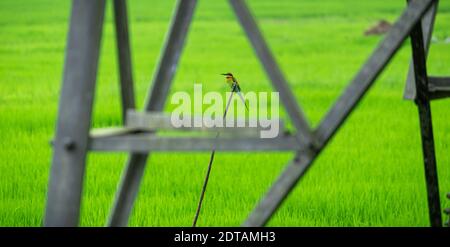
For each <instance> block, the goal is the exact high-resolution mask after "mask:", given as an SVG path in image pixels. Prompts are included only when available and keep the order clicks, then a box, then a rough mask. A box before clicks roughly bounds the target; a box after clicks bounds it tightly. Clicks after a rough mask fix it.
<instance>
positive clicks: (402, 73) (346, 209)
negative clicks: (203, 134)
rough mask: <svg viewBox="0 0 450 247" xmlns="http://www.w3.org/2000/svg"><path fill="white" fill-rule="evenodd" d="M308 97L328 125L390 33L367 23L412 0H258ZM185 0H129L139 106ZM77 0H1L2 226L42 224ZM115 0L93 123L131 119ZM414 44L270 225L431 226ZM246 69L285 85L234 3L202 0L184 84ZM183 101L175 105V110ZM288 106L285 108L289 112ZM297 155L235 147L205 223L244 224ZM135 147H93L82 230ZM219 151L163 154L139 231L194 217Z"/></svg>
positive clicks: (149, 183)
mask: <svg viewBox="0 0 450 247" xmlns="http://www.w3.org/2000/svg"><path fill="white" fill-rule="evenodd" d="M249 4H250V7H251V9H252V11H253V13H254V14H255V15H256V17H257V18H258V22H259V24H260V26H261V28H262V30H263V32H264V35H265V36H266V38H267V40H268V42H269V44H270V46H271V49H272V50H273V52H274V54H275V56H276V58H277V60H278V62H279V63H280V66H281V67H282V69H283V71H284V72H285V74H286V76H287V78H288V80H289V82H290V85H291V87H292V90H293V92H294V94H295V95H296V96H297V99H298V101H299V102H300V103H301V105H302V107H303V109H304V111H305V113H306V115H307V116H308V118H309V119H310V122H311V124H312V125H314V126H316V125H317V124H318V123H319V121H320V119H321V117H322V116H323V115H324V114H325V113H326V112H327V110H328V109H329V107H330V106H331V105H332V103H333V102H334V101H335V100H336V98H337V97H338V96H339V95H340V93H341V92H342V90H343V89H344V87H345V85H347V83H348V82H349V81H350V80H351V78H352V77H353V76H354V75H355V73H356V71H357V70H358V68H360V66H361V65H362V64H363V62H364V61H365V60H366V58H367V56H368V55H369V54H370V53H371V52H372V51H373V49H374V48H375V47H376V45H377V43H378V42H379V41H380V40H381V37H364V36H363V35H362V33H363V32H364V30H365V29H366V28H367V27H368V26H370V25H373V24H374V23H375V22H376V21H378V20H379V19H381V18H385V19H387V20H390V21H394V20H395V19H396V18H397V16H398V15H399V14H400V13H401V11H402V9H403V8H404V6H405V1H402V0H398V1H382V0H377V1H369V0H365V1H358V0H345V1H334V0H326V1H306V0H304V1H296V0H283V1H269V0H265V1H256V0H252V1H249ZM174 6H175V2H174V1H152V2H150V1H144V0H133V1H129V16H130V21H131V34H132V37H131V41H132V51H133V64H134V71H133V72H134V78H135V82H136V86H135V88H136V94H137V103H138V106H139V107H142V104H143V101H144V98H145V95H146V92H147V91H148V87H149V85H148V84H149V81H151V76H152V72H153V71H154V67H155V63H156V62H157V59H158V56H159V52H160V49H161V47H162V43H163V39H164V35H165V32H166V31H167V28H168V23H169V18H170V16H171V13H172V8H173V7H174ZM69 9H70V2H69V1H50V0H45V1H44V0H39V1H23V0H22V1H20V0H19V1H17V0H2V1H0V37H2V38H1V39H0V120H1V121H0V226H40V225H42V220H43V212H44V207H45V198H46V190H47V182H48V174H49V169H50V160H51V148H50V146H49V140H50V139H51V138H52V136H53V135H54V126H55V119H56V112H57V102H58V99H59V90H60V86H61V84H60V83H61V78H62V68H63V62H64V48H65V42H66V32H67V28H68V17H69ZM111 12H112V9H111V3H108V8H107V17H106V20H105V23H106V25H105V27H104V36H103V40H102V49H101V58H100V66H99V75H98V83H99V84H98V87H97V91H96V102H95V109H94V119H93V126H95V127H101V126H111V125H118V124H120V107H119V92H118V89H119V86H118V78H117V62H116V52H115V41H114V30H113V25H112V23H113V21H112V15H111ZM435 27H436V30H435V33H434V35H435V36H436V37H438V38H439V39H441V40H442V39H445V38H446V37H449V36H450V31H449V30H450V2H448V1H441V3H440V10H439V14H438V17H437V20H436V26H435ZM410 49H411V48H410V44H409V41H407V42H405V44H404V45H403V47H402V48H401V50H400V52H399V53H398V54H397V55H396V56H395V57H394V59H393V60H392V62H391V63H390V65H389V66H388V68H387V70H386V71H385V72H384V73H383V74H382V75H381V76H380V78H379V80H378V81H377V83H376V84H375V86H374V87H373V88H372V90H371V91H370V92H369V93H368V94H367V95H366V97H365V98H364V99H363V101H362V102H361V104H360V105H359V106H358V107H357V109H356V111H355V112H354V113H353V114H352V115H351V116H350V117H349V119H348V121H347V122H346V123H345V124H344V126H343V127H342V128H341V130H340V131H339V132H338V133H337V135H336V136H335V137H334V138H333V139H332V141H331V142H330V145H329V147H328V148H327V149H325V151H324V152H323V153H321V155H320V156H319V158H318V159H317V161H316V162H315V164H314V166H313V167H312V168H311V169H310V171H309V172H308V173H307V175H306V176H305V177H304V179H302V181H301V182H300V183H299V184H298V185H299V186H297V187H296V189H295V190H294V191H293V193H291V195H290V197H289V198H288V199H287V200H286V201H285V202H284V204H283V205H282V207H281V208H280V210H279V211H278V212H277V213H276V215H275V216H274V217H273V219H272V220H271V221H270V222H269V225H273V226H426V225H428V215H427V204H426V193H425V179H424V173H423V172H424V169H423V161H422V154H421V144H420V136H419V127H418V125H419V124H418V115H417V109H416V107H415V105H414V104H413V103H412V102H409V101H404V100H402V93H403V87H404V83H405V77H406V71H407V68H408V61H409V59H410ZM428 61H429V67H428V71H429V73H430V74H434V75H450V66H449V63H450V44H444V43H435V44H433V45H432V47H431V51H430V55H429V59H428ZM227 71H232V72H233V73H234V74H235V75H236V76H237V77H238V78H239V79H240V82H241V84H242V88H243V90H245V91H269V90H271V87H270V85H269V82H268V79H267V77H266V75H265V73H264V71H263V70H262V69H261V66H260V64H259V63H258V61H257V59H256V58H255V56H254V55H253V51H252V49H251V47H250V46H249V44H248V43H247V40H246V38H245V35H244V34H243V32H242V30H241V28H240V27H239V25H238V23H237V22H236V21H235V20H234V16H233V14H232V12H231V9H230V7H229V6H228V5H227V3H226V1H205V0H202V1H199V6H198V8H197V12H196V15H195V17H194V22H193V25H192V29H191V32H190V34H189V38H188V40H187V44H186V47H185V51H184V54H183V56H182V57H181V61H180V65H179V70H178V73H177V74H176V77H175V82H174V86H173V88H172V93H173V92H175V91H179V90H185V91H188V92H192V88H193V87H192V84H193V82H202V83H203V91H204V92H206V91H212V90H218V91H224V90H226V85H225V83H223V81H222V80H223V78H221V77H220V76H219V75H218V74H219V73H223V72H227ZM449 106H450V104H449V101H448V100H440V101H436V102H433V103H432V110H433V121H434V122H433V124H434V126H433V127H434V134H435V140H436V152H437V161H438V167H439V175H440V177H439V178H440V189H441V196H442V197H441V198H442V206H449V203H448V201H446V199H445V198H444V195H445V193H446V192H449V191H450V180H449V179H448V178H449V176H450V166H449V164H450V158H449V156H448V155H447V154H448V152H449V140H450V122H449V119H450V118H449V114H450V107H449ZM171 109H173V106H170V105H167V107H166V111H170V110H171ZM283 115H285V114H284V113H283ZM290 158H292V154H289V153H221V152H219V153H218V154H217V155H216V160H215V163H214V168H213V171H212V176H211V180H210V184H209V187H208V191H207V195H206V199H205V201H204V207H203V210H202V214H201V217H200V219H199V223H198V224H199V225H200V226H236V225H239V224H240V223H242V222H243V221H244V220H245V218H246V217H247V216H248V214H249V212H250V211H251V210H252V209H253V208H254V206H255V205H256V203H257V202H258V201H259V199H260V198H261V197H262V196H263V195H264V194H265V192H266V191H267V189H268V188H269V186H270V185H271V184H272V182H273V181H274V180H275V179H276V177H277V176H278V174H279V173H280V172H281V171H282V169H283V167H284V166H285V164H286V163H287V162H288V161H289V159H290ZM125 159H126V155H125V154H90V155H89V157H88V168H87V171H86V180H85V187H84V198H83V204H82V217H81V225H83V226H102V225H104V224H105V220H106V218H107V216H108V212H109V210H110V208H111V204H112V201H113V197H114V192H115V189H116V187H117V183H118V181H119V177H120V174H121V172H122V170H123V168H124V161H125ZM208 159H209V154H207V153H157V154H152V156H151V158H150V160H149V162H148V167H147V170H146V174H145V177H144V180H143V183H142V187H141V190H140V194H139V196H138V199H137V201H136V204H135V208H134V211H133V214H132V217H131V220H130V225H132V226H189V225H190V224H191V221H192V218H193V216H194V212H195V207H196V204H197V200H198V195H199V192H200V188H201V183H202V180H203V176H204V173H205V169H206V165H207V162H208Z"/></svg>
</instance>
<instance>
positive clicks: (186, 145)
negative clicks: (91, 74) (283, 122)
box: [89, 134, 299, 153]
mask: <svg viewBox="0 0 450 247" xmlns="http://www.w3.org/2000/svg"><path fill="white" fill-rule="evenodd" d="M214 142H216V150H221V151H290V150H298V149H299V144H298V142H297V140H296V138H295V137H293V136H285V137H278V138H272V139H261V138H222V139H217V140H216V139H215V138H202V137H160V136H155V135H152V134H132V135H123V136H113V137H93V138H92V137H91V138H90V142H89V143H90V145H89V148H90V150H93V151H123V152H134V153H146V152H148V151H211V149H212V147H213V144H214Z"/></svg>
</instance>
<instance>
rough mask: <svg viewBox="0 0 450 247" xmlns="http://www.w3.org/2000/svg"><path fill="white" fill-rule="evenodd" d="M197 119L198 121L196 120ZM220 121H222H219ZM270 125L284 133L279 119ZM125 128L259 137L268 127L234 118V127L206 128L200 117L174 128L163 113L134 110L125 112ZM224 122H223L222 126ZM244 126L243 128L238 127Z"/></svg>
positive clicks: (254, 121) (257, 122)
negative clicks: (187, 124)
mask: <svg viewBox="0 0 450 247" xmlns="http://www.w3.org/2000/svg"><path fill="white" fill-rule="evenodd" d="M197 118H198V119H197ZM221 120H222V119H221ZM195 121H199V122H201V123H202V125H201V127H195V126H194V122H195ZM270 121H271V122H272V123H278V129H279V130H280V133H283V132H284V123H283V121H282V120H281V119H271V120H270ZM126 122H127V126H126V127H127V128H130V129H135V130H136V129H139V130H143V131H156V130H172V131H202V132H217V131H220V132H224V133H227V134H233V135H240V134H249V135H259V133H260V131H261V130H267V129H268V128H269V127H270V126H268V127H263V126H262V125H261V122H260V121H258V119H246V118H235V119H234V121H233V122H232V123H233V126H236V127H226V126H224V127H216V126H213V127H206V126H205V125H204V124H203V119H201V116H192V117H191V121H190V122H191V126H192V127H185V126H180V127H176V126H174V125H173V124H172V121H171V117H170V116H169V115H167V114H165V113H163V112H137V111H134V110H129V111H128V112H127V121H126ZM225 123H226V121H224V123H223V124H224V125H226V124H225ZM250 123H254V125H256V126H255V127H250ZM238 126H244V127H238Z"/></svg>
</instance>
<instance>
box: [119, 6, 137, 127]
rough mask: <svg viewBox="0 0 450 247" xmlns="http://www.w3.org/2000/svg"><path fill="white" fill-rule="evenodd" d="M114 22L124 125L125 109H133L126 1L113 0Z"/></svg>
mask: <svg viewBox="0 0 450 247" xmlns="http://www.w3.org/2000/svg"><path fill="white" fill-rule="evenodd" d="M114 20H115V25H116V42H117V51H118V60H119V76H120V92H121V100H122V120H123V123H124V124H125V121H126V115H127V114H126V113H127V109H134V108H135V99H134V86H133V72H132V66H131V65H132V63H131V52H130V39H129V31H128V16H127V3H126V0H114Z"/></svg>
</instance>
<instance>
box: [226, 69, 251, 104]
mask: <svg viewBox="0 0 450 247" xmlns="http://www.w3.org/2000/svg"><path fill="white" fill-rule="evenodd" d="M222 75H224V76H225V81H226V83H227V84H228V85H230V87H231V90H232V91H231V92H232V93H233V92H234V93H236V94H237V95H239V97H240V98H241V100H242V102H243V103H244V105H245V109H247V111H248V107H247V103H246V102H245V99H244V96H242V93H241V87H240V86H239V82H238V81H237V80H236V78H235V77H234V76H233V74H231V73H224V74H222Z"/></svg>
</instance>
